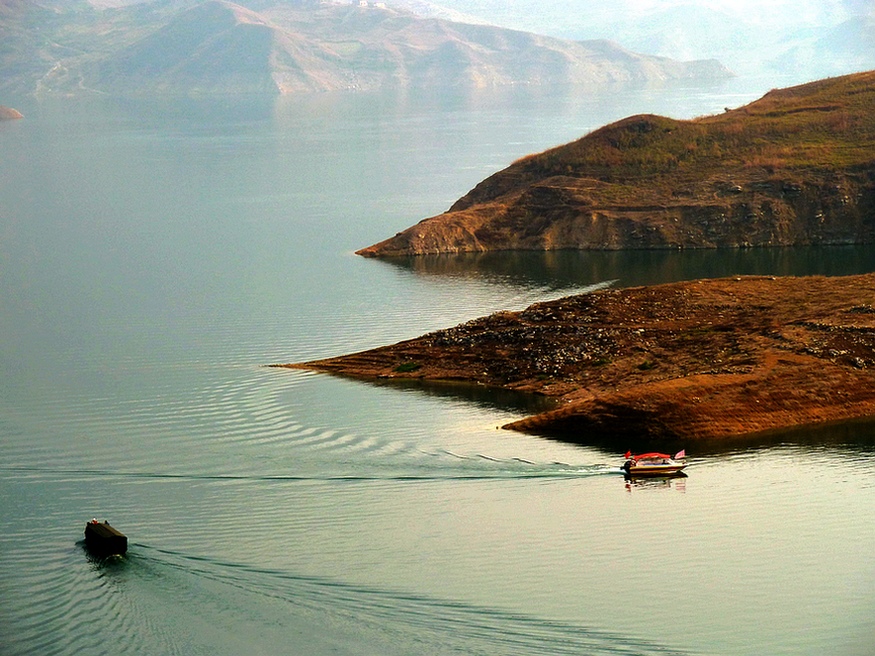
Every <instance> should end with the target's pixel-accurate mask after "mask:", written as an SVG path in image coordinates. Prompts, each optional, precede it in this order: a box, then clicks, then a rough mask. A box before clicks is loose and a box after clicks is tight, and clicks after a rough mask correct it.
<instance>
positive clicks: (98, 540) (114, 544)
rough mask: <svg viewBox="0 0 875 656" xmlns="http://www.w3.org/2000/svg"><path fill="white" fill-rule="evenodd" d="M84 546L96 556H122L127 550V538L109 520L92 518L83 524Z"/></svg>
mask: <svg viewBox="0 0 875 656" xmlns="http://www.w3.org/2000/svg"><path fill="white" fill-rule="evenodd" d="M85 546H86V547H88V550H89V551H90V552H91V553H93V554H95V555H97V556H123V555H124V554H125V552H127V550H128V538H127V537H126V536H125V535H123V534H122V533H121V532H119V531H118V530H116V529H114V528H113V527H112V526H110V525H109V522H106V521H104V522H98V521H97V520H96V519H92V520H91V521H90V522H88V523H87V524H86V525H85Z"/></svg>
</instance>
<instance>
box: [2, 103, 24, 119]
mask: <svg viewBox="0 0 875 656" xmlns="http://www.w3.org/2000/svg"><path fill="white" fill-rule="evenodd" d="M16 118H24V116H22V115H21V112H19V111H18V110H17V109H12V108H11V107H4V106H3V105H0V121H5V120H11V119H16Z"/></svg>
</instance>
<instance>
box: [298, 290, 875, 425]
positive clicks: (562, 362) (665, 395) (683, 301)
mask: <svg viewBox="0 0 875 656" xmlns="http://www.w3.org/2000/svg"><path fill="white" fill-rule="evenodd" d="M281 366H288V367H294V368H306V369H314V370H320V371H327V372H332V373H336V374H341V375H347V376H353V377H358V378H365V379H377V378H380V379H391V378H419V379H424V380H435V381H438V380H448V381H464V382H469V383H473V384H480V385H487V386H491V387H498V388H505V389H512V390H517V391H524V392H531V393H537V394H543V395H547V396H550V397H553V398H555V399H556V400H557V401H558V406H557V408H556V409H554V410H550V411H547V412H544V413H542V414H538V415H535V416H532V417H529V418H526V419H524V420H522V421H519V422H516V423H514V424H510V425H508V426H506V428H513V429H517V430H524V431H531V432H537V433H543V434H561V435H563V436H566V437H568V436H570V435H573V436H574V439H576V440H577V441H580V442H586V441H587V440H588V439H597V438H598V439H604V438H606V437H611V438H624V437H627V436H629V437H632V436H634V437H636V438H637V439H638V440H640V439H641V438H646V439H648V440H661V441H672V442H673V441H678V440H683V441H685V442H686V441H688V440H696V439H702V440H710V439H721V438H728V437H737V436H747V435H752V434H757V433H762V432H769V431H779V430H782V429H787V428H792V427H796V426H803V425H809V424H818V423H822V422H832V421H845V420H850V419H855V418H862V417H868V416H875V274H867V275H863V276H850V277H838V278H826V277H805V278H791V277H778V278H776V277H762V276H749V277H738V278H724V279H719V280H698V281H692V282H682V283H672V284H666V285H659V286H653V287H637V288H629V289H619V290H612V289H611V290H603V291H598V292H593V293H589V294H583V295H579V296H571V297H567V298H563V299H559V300H556V301H551V302H547V303H538V304H535V305H532V306H531V307H529V308H527V309H526V310H524V311H522V312H499V313H496V314H494V315H491V316H488V317H484V318H481V319H476V320H474V321H470V322H468V323H465V324H462V325H459V326H456V327H453V328H449V329H446V330H440V331H437V332H433V333H429V334H427V335H424V336H422V337H419V338H416V339H413V340H408V341H404V342H400V343H398V344H395V345H392V346H386V347H381V348H378V349H373V350H370V351H365V352H362V353H356V354H352V355H345V356H341V357H336V358H330V359H326V360H319V361H314V362H308V363H303V364H290V365H281Z"/></svg>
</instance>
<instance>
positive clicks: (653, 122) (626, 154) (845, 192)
mask: <svg viewBox="0 0 875 656" xmlns="http://www.w3.org/2000/svg"><path fill="white" fill-rule="evenodd" d="M873 107H875V71H872V72H867V73H858V74H854V75H848V76H844V77H839V78H831V79H827V80H821V81H818V82H812V83H810V84H805V85H802V86H798V87H793V88H788V89H779V90H774V91H771V92H769V93H768V94H766V95H765V96H764V97H763V98H761V99H760V100H757V101H756V102H753V103H751V104H749V105H747V106H745V107H741V108H739V109H733V110H726V111H725V112H723V113H721V114H719V115H715V116H705V117H702V118H698V119H694V120H688V121H681V120H674V119H671V118H666V117H663V116H653V115H641V116H632V117H630V118H626V119H624V120H622V121H619V122H617V123H613V124H611V125H608V126H605V127H603V128H601V129H599V130H596V131H594V132H592V133H590V134H588V135H586V136H584V137H583V138H581V139H579V140H577V141H574V142H572V143H569V144H565V145H563V146H559V147H557V148H552V149H550V150H547V151H545V152H543V153H539V154H535V155H530V156H528V157H524V158H522V159H521V160H519V161H517V162H515V163H513V164H512V165H511V166H509V167H508V168H506V169H504V170H503V171H499V172H498V173H495V174H494V175H492V176H490V177H489V178H487V179H486V180H484V181H483V182H481V183H480V184H478V185H477V186H476V187H475V188H474V189H473V190H471V191H470V192H469V193H468V194H466V195H465V196H464V197H462V198H461V199H459V200H458V201H456V203H455V204H454V205H453V206H452V207H451V208H450V209H449V210H448V211H446V212H444V213H443V214H439V215H437V216H434V217H431V218H428V219H424V220H423V221H421V222H419V223H418V224H416V225H414V226H412V227H410V228H408V229H406V230H404V231H402V232H400V233H398V234H397V235H395V236H394V237H391V238H389V239H386V240H385V241H382V242H380V243H378V244H374V245H373V246H369V247H367V248H364V249H362V250H360V251H358V252H359V254H360V255H364V256H366V257H390V256H402V255H420V254H432V253H458V252H466V251H467V252H482V251H497V250H556V249H582V250H593V249H600V250H601V249H611V250H619V249H629V248H636V249H641V248H654V249H655V248H737V247H747V246H791V245H794V246H800V245H811V244H864V243H875V111H872V108H873Z"/></svg>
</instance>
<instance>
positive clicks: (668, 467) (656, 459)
mask: <svg viewBox="0 0 875 656" xmlns="http://www.w3.org/2000/svg"><path fill="white" fill-rule="evenodd" d="M686 457H687V454H686V452H685V451H678V452H677V453H676V454H674V456H670V455H668V454H667V453H642V454H640V455H637V456H635V455H632V454H631V453H630V452H629V451H627V452H626V462H624V463H623V471H624V472H626V475H628V476H678V475H681V474H682V472H683V470H684V467H686V466H687V462H686Z"/></svg>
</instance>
